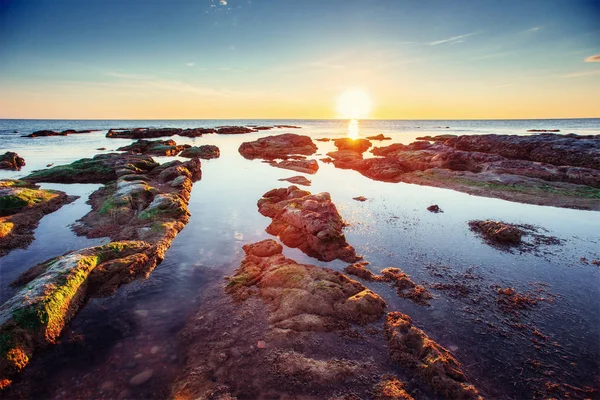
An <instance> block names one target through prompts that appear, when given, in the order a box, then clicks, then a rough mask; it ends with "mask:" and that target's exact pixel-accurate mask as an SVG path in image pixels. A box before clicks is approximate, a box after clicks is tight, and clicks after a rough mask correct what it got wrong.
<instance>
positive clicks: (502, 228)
mask: <svg viewBox="0 0 600 400" xmlns="http://www.w3.org/2000/svg"><path fill="white" fill-rule="evenodd" d="M469 228H470V229H471V230H472V231H473V232H475V233H476V234H478V235H479V236H481V238H482V239H483V240H484V241H485V242H486V243H487V244H489V245H490V246H492V247H495V248H498V249H500V250H505V251H511V250H513V249H517V250H519V251H529V252H539V251H540V248H541V247H545V246H558V245H561V244H563V241H562V240H561V239H558V238H556V237H553V236H546V235H543V234H541V233H539V232H540V231H543V228H540V227H536V226H533V225H517V224H508V223H505V222H501V221H492V220H473V221H469ZM524 238H528V239H531V240H527V241H525V240H523V239H524Z"/></svg>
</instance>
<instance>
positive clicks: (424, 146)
mask: <svg viewBox="0 0 600 400" xmlns="http://www.w3.org/2000/svg"><path fill="white" fill-rule="evenodd" d="M419 139H425V140H420V141H416V142H413V143H411V144H409V145H404V144H399V143H396V144H392V145H390V146H385V147H376V148H374V149H373V150H372V153H373V155H375V156H376V157H375V158H366V159H363V158H362V156H361V154H360V153H359V152H356V151H354V152H352V151H347V150H341V151H338V152H331V153H329V154H328V155H329V156H330V157H332V158H333V164H334V165H335V166H336V167H337V168H342V169H353V170H355V171H358V172H360V173H361V174H362V175H364V176H366V177H368V178H371V179H374V180H379V181H384V182H407V183H416V184H420V185H429V186H436V187H445V188H450V189H454V190H458V191H463V192H466V193H470V194H474V195H479V196H487V197H499V198H502V199H508V200H512V201H518V202H526V203H532V204H542V205H553V206H558V207H568V208H582V209H591V210H600V200H599V199H600V169H598V168H599V167H600V163H599V162H598V161H597V160H600V135H596V136H593V135H588V136H577V135H553V134H542V135H531V136H508V135H468V136H454V135H440V136H435V137H431V136H424V137H420V138H419ZM431 142H433V143H431Z"/></svg>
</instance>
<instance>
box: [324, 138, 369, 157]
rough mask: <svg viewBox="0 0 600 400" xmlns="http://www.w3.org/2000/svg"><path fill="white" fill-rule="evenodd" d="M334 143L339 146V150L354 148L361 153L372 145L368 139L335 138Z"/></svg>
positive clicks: (353, 149)
mask: <svg viewBox="0 0 600 400" xmlns="http://www.w3.org/2000/svg"><path fill="white" fill-rule="evenodd" d="M333 144H334V145H335V147H337V148H338V150H352V151H355V152H357V153H361V154H362V153H364V152H365V151H367V150H368V149H369V147H371V142H369V141H368V140H367V139H351V138H341V139H333Z"/></svg>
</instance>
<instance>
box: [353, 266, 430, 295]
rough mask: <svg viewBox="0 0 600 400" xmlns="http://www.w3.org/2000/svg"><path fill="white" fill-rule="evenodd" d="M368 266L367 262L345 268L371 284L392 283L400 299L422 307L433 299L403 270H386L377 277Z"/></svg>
mask: <svg viewBox="0 0 600 400" xmlns="http://www.w3.org/2000/svg"><path fill="white" fill-rule="evenodd" d="M367 265H369V263H368V262H366V261H363V262H358V263H355V264H351V265H348V266H347V267H346V268H344V272H345V273H347V274H349V275H354V276H357V277H359V278H361V279H364V280H366V281H369V282H391V283H392V284H393V285H394V287H395V288H396V292H397V294H398V296H399V297H402V298H404V299H409V300H411V301H413V302H414V303H416V304H419V305H422V306H427V305H429V300H431V299H432V298H433V296H432V295H431V293H429V291H428V290H427V289H425V287H424V286H422V285H418V284H416V283H415V282H413V281H412V279H410V276H408V275H407V274H405V273H404V272H403V271H402V270H401V269H399V268H385V269H383V270H382V271H381V275H375V274H374V273H373V272H371V271H369V270H368V269H367Z"/></svg>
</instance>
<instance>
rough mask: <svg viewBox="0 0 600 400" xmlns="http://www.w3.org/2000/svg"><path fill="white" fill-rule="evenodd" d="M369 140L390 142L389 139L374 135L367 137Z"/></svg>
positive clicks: (381, 135)
mask: <svg viewBox="0 0 600 400" xmlns="http://www.w3.org/2000/svg"><path fill="white" fill-rule="evenodd" d="M367 139H369V140H392V138H391V137H387V136H383V134H381V133H380V134H379V135H375V136H367Z"/></svg>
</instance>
